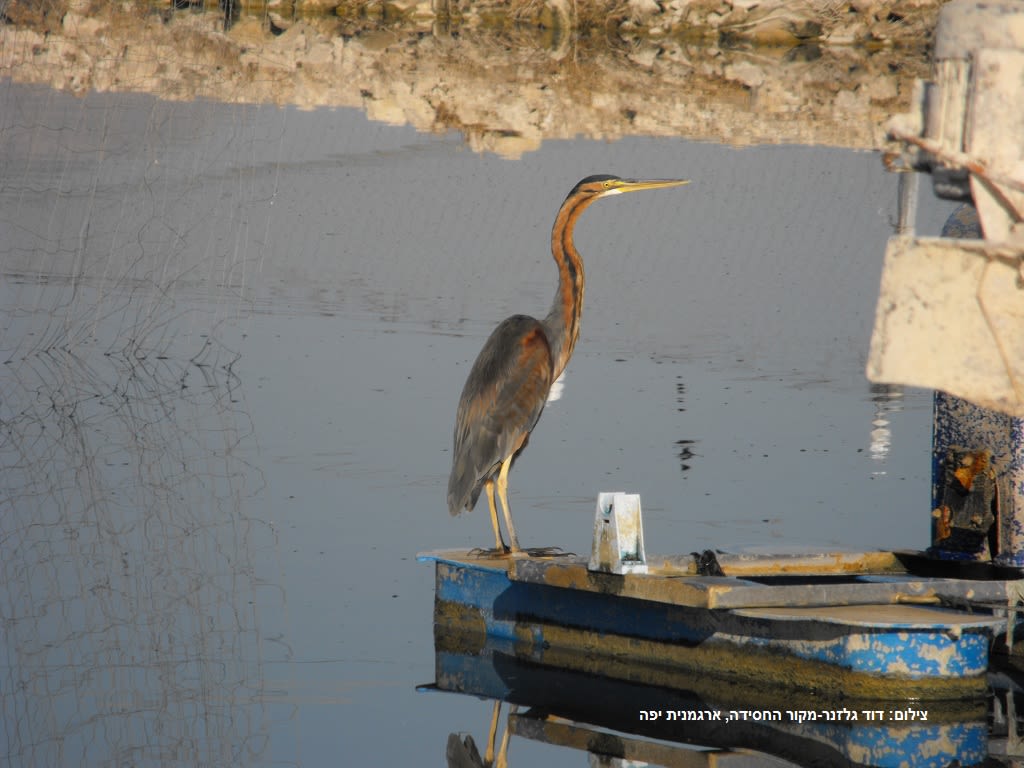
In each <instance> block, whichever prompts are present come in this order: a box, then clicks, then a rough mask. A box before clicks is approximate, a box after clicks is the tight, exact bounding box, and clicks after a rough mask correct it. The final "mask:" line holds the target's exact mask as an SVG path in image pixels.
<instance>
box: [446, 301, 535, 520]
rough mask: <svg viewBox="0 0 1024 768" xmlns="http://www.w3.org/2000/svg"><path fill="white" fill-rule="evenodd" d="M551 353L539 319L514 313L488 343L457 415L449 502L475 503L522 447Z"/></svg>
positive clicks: (457, 507)
mask: <svg viewBox="0 0 1024 768" xmlns="http://www.w3.org/2000/svg"><path fill="white" fill-rule="evenodd" d="M551 379H552V359H551V347H550V345H549V344H548V339H547V336H546V335H545V333H544V328H543V326H542V325H541V324H540V322H539V321H538V320H535V319H534V318H532V317H527V316H526V315H514V316H513V317H510V318H508V319H507V320H504V321H503V322H502V323H501V324H500V325H499V326H498V327H497V328H495V329H494V333H492V334H491V336H490V338H489V339H487V342H486V343H485V344H484V347H483V349H482V350H481V351H480V355H479V356H478V357H477V359H476V362H475V363H473V368H472V370H470V372H469V377H468V378H467V379H466V386H465V387H464V388H463V390H462V397H461V399H460V400H459V409H458V413H457V414H456V418H455V440H454V443H455V445H454V451H453V454H452V474H451V477H450V478H449V481H448V507H449V511H451V513H452V514H458V513H459V511H461V510H462V508H463V507H465V506H468V507H469V508H470V509H472V506H473V503H475V501H476V496H477V495H478V494H479V490H478V489H479V486H480V484H481V483H482V482H483V481H484V480H486V479H487V478H488V477H490V476H491V475H492V474H493V473H494V471H495V469H496V468H497V466H498V465H500V464H501V462H502V461H503V460H505V459H506V458H508V457H509V456H511V455H512V454H514V453H515V452H516V451H518V450H519V449H520V448H521V447H522V445H523V442H524V441H525V440H526V438H527V437H528V436H529V434H530V431H531V430H532V429H533V427H534V425H535V424H536V423H537V419H539V418H540V414H541V412H542V411H543V410H544V403H545V401H546V400H547V396H548V390H549V389H550V388H551Z"/></svg>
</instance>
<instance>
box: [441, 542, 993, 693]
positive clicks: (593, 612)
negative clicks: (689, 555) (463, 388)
mask: <svg viewBox="0 0 1024 768" xmlns="http://www.w3.org/2000/svg"><path fill="white" fill-rule="evenodd" d="M427 559H430V558H427ZM525 562H530V561H525ZM523 565H524V561H518V560H514V559H506V560H505V561H503V562H498V561H483V562H480V563H474V562H473V561H472V560H471V559H470V560H466V561H455V560H454V559H452V558H451V556H450V554H449V556H448V557H447V559H445V560H437V563H436V568H437V594H436V602H435V624H436V631H437V632H439V633H441V634H445V633H465V632H471V633H478V634H480V635H486V636H490V637H496V638H500V639H504V640H506V641H511V642H512V643H513V644H514V647H515V648H516V649H517V653H522V654H524V655H526V656H528V657H529V658H533V659H536V660H538V661H543V663H546V664H554V665H556V666H562V667H565V668H576V667H575V666H573V665H578V664H580V663H582V662H583V660H586V659H588V658H595V657H602V658H605V659H611V660H618V662H617V663H620V664H622V665H623V667H622V672H623V674H625V675H628V674H629V666H630V664H631V663H633V662H636V661H640V662H644V663H651V664H662V665H665V666H668V667H673V668H684V669H692V670H700V671H704V672H709V673H713V674H718V675H723V676H726V677H732V678H738V679H757V680H760V681H761V682H766V683H772V684H786V685H790V686H794V685H795V686H798V687H807V688H810V689H814V690H828V689H830V688H831V689H833V690H843V691H844V692H846V693H847V694H848V695H855V696H883V697H885V696H890V697H892V696H898V697H903V696H927V697H932V698H940V699H941V698H951V697H959V696H976V695H982V694H983V693H984V691H985V686H986V684H985V672H986V669H987V666H988V646H989V639H990V636H991V633H992V629H993V627H994V626H997V625H998V624H999V623H1000V622H999V621H997V620H995V619H993V618H992V617H989V616H985V615H978V614H968V613H965V612H960V611H950V610H945V609H939V608H925V607H920V606H906V605H869V606H827V607H817V608H792V607H781V608H780V607H777V608H762V609H752V608H747V609H742V610H708V609H706V608H701V607H693V606H687V605H674V604H669V603H666V602H658V601H655V600H646V599H640V598H636V597H629V596H625V595H624V594H623V593H622V591H615V590H614V589H605V590H603V591H594V590H588V589H580V588H573V587H571V586H569V587H567V586H554V585H552V584H550V583H544V582H543V581H533V582H531V581H523V580H519V579H517V578H516V573H515V572H516V571H518V570H520V569H521V568H522V566H523ZM576 569H580V570H582V571H583V573H587V571H586V568H585V565H583V564H575V565H574V566H573V567H571V568H566V567H565V566H561V567H560V571H561V572H562V575H564V574H565V572H566V571H568V572H570V573H572V572H575V571H576ZM590 576H591V577H595V576H604V577H609V578H611V576H612V575H611V574H590ZM617 578H618V580H619V582H620V585H621V583H623V582H625V581H626V580H627V579H629V578H632V579H639V580H652V579H656V577H642V576H635V577H628V576H621V577H617ZM711 578H712V577H693V578H692V579H690V580H691V581H698V580H701V579H703V580H704V581H707V580H709V579H711ZM556 581H557V579H556ZM675 581H678V579H677V580H675ZM719 581H729V580H728V579H719ZM733 581H735V580H733ZM605 586H606V587H608V586H611V584H610V582H606V583H605Z"/></svg>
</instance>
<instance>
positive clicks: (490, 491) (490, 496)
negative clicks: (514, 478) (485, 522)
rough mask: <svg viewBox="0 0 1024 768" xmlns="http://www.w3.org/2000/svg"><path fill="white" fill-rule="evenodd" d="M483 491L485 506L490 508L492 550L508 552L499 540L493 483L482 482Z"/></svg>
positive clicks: (489, 481)
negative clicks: (492, 537)
mask: <svg viewBox="0 0 1024 768" xmlns="http://www.w3.org/2000/svg"><path fill="white" fill-rule="evenodd" d="M484 491H485V492H486V493H487V506H488V507H490V508H491V525H493V526H494V548H495V549H496V550H497V551H498V552H508V547H506V546H505V540H504V539H502V538H501V526H499V525H498V508H497V507H496V506H495V505H494V481H493V480H487V481H485V482H484Z"/></svg>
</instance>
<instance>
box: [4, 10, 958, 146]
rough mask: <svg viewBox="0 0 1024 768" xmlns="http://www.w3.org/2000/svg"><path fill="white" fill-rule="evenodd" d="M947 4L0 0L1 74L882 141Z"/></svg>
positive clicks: (627, 127) (532, 129)
mask: <svg viewBox="0 0 1024 768" xmlns="http://www.w3.org/2000/svg"><path fill="white" fill-rule="evenodd" d="M324 2H326V4H324ZM938 5H939V3H938V2H936V1H930V2H925V1H923V0H921V1H919V2H915V1H913V0H908V1H906V2H888V3H884V2H875V3H872V2H866V1H865V2H856V1H854V2H817V3H812V2H803V3H800V2H797V3H788V2H787V3H783V2H779V1H778V0H770V1H769V2H756V1H754V0H731V1H724V2H711V1H709V0H705V1H703V2H701V1H700V0H698V1H696V2H687V1H686V0H668V2H659V1H658V0H627V1H623V0H615V2H614V3H613V4H612V5H606V6H602V7H597V6H594V5H590V6H584V5H583V4H582V2H579V1H578V0H577V2H573V1H572V0H547V2H541V0H516V1H515V2H511V3H509V2H504V3H500V4H499V3H493V2H484V3H472V4H470V3H468V2H465V0H384V2H379V1H378V0H369V1H368V2H359V3H357V4H345V5H342V6H338V5H337V4H336V1H335V0H323V1H322V0H296V3H295V4H285V3H279V2H275V3H271V4H270V5H267V6H259V7H250V6H238V7H234V6H233V7H231V8H230V9H229V10H228V12H225V11H223V10H222V9H220V8H217V7H214V8H212V9H211V8H203V7H199V6H182V7H174V6H170V5H136V4H131V3H120V4H110V3H91V4H90V3H82V2H75V1H73V2H71V4H69V5H61V4H59V2H57V0H48V2H45V3H40V2H26V0H8V2H7V3H6V5H4V4H3V3H2V0H0V9H2V10H3V14H4V15H3V18H4V23H2V24H0V74H3V75H4V76H8V77H11V78H13V79H14V80H16V81H19V82H26V83H40V84H46V85H48V86H51V87H54V88H60V89H67V90H71V91H74V92H76V93H85V92H87V91H89V90H98V91H130V92H146V93H151V94H154V95H156V96H158V97H160V98H162V99H169V100H187V99H195V98H208V99H216V100H219V101H226V102H245V103H273V104H281V105H285V104H291V105H298V106H300V107H302V108H317V107H343V106H349V107H358V108H361V109H364V110H365V111H366V112H367V114H368V116H369V117H370V118H371V119H374V120H379V121H385V122H388V123H398V124H409V125H412V126H414V127H416V128H417V129H419V130H425V131H445V130H452V129H455V130H459V131H461V132H462V133H463V134H464V135H465V136H466V137H467V140H468V142H469V143H470V145H471V146H472V147H474V148H475V149H478V150H490V151H495V152H499V153H501V154H504V155H508V156H516V155H519V154H521V153H523V152H526V151H530V150H532V149H535V148H536V147H537V146H539V145H540V143H541V142H542V141H543V140H545V139H568V138H573V137H575V136H588V137H593V138H603V139H615V138H619V137H622V136H627V135H657V136H681V137H686V138H691V139H708V140H715V141H723V142H729V143H736V144H754V143H766V142H770V143H779V142H784V143H809V144H828V145H833V146H845V147H856V148H863V149H868V148H874V147H878V146H880V145H881V143H882V141H883V139H884V131H883V128H882V126H883V124H884V122H885V121H886V119H887V118H888V117H889V116H890V115H892V114H893V113H895V112H900V111H905V110H906V109H907V106H908V104H909V100H910V93H911V88H912V86H913V82H914V79H915V78H917V77H925V76H927V74H928V58H927V54H928V48H927V46H928V41H929V39H930V34H931V30H932V28H933V27H934V22H935V18H936V14H937V12H938Z"/></svg>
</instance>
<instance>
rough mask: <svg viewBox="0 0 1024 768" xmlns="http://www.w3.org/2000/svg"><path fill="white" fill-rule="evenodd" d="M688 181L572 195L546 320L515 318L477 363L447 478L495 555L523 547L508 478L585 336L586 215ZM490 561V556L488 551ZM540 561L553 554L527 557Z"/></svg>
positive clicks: (621, 184) (588, 184)
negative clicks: (488, 529) (621, 198)
mask: <svg viewBox="0 0 1024 768" xmlns="http://www.w3.org/2000/svg"><path fill="white" fill-rule="evenodd" d="M686 183H688V182H686V181H683V180H675V179H673V180H667V179H666V180H654V181H634V180H627V179H620V178H619V177H617V176H606V175H601V176H588V177H587V178H585V179H583V180H582V181H581V182H580V183H579V184H577V185H576V186H575V187H573V188H572V191H571V192H570V193H569V195H568V197H566V198H565V202H564V203H562V207H561V208H559V209H558V215H557V216H555V225H554V227H553V228H552V230H551V255H552V256H553V257H554V259H555V264H556V265H557V267H558V290H557V291H556V292H555V298H554V301H553V302H552V303H551V310H550V311H549V312H548V314H547V316H546V317H545V318H544V319H543V320H537V319H536V318H533V317H529V316H527V315H513V316H512V317H510V318H507V319H506V320H503V321H502V322H501V323H500V324H499V325H498V327H497V328H495V329H494V332H493V333H492V334H491V336H490V338H488V339H487V342H486V343H485V344H484V347H483V349H482V350H480V354H479V355H478V356H477V358H476V362H475V363H473V368H472V369H471V370H470V372H469V377H468V378H467V379H466V385H465V387H463V389H462V396H461V397H460V398H459V409H458V411H457V413H456V415H455V438H454V442H455V447H454V450H453V452H452V473H451V476H450V477H449V478H448V511H449V512H451V514H452V515H457V514H459V513H460V512H461V511H462V510H463V509H467V510H472V509H473V507H474V506H476V500H477V498H478V497H479V496H480V491H481V490H484V491H486V492H487V503H488V505H489V506H490V510H491V524H492V525H493V526H494V543H495V549H494V550H493V553H494V554H512V555H518V554H520V553H522V552H524V550H522V549H521V548H520V546H519V539H518V538H517V536H516V530H515V527H514V526H513V525H512V515H511V513H510V511H509V506H508V495H507V494H508V471H509V468H510V467H511V466H512V462H513V460H514V459H515V458H516V456H518V455H519V453H520V451H522V450H523V448H524V447H525V446H526V443H527V441H528V440H529V438H530V432H531V431H532V430H533V428H534V426H535V425H536V424H537V420H538V419H539V418H540V414H541V412H542V411H543V410H544V404H545V403H546V402H547V398H548V391H549V390H550V389H551V383H552V382H553V381H555V379H557V378H558V377H559V376H560V375H561V373H562V371H563V370H564V369H565V365H566V363H568V362H569V357H570V356H571V355H572V350H573V347H575V346H576V340H577V339H578V338H579V335H580V313H581V312H582V311H583V283H584V279H583V261H582V260H581V259H580V254H579V252H578V251H577V250H576V246H575V245H574V244H573V229H574V228H575V226H576V221H577V219H579V216H580V214H581V213H583V211H584V210H586V208H587V206H589V205H590V204H591V203H592V202H594V201H595V200H597V199H598V198H601V197H607V196H609V195H617V194H621V193H623V192H637V191H639V190H642V189H661V188H662V187H676V186H680V185H682V184H686ZM495 490H497V493H498V501H499V502H500V503H501V512H502V515H503V516H504V518H505V527H506V528H507V529H508V537H509V542H510V546H506V545H505V541H504V539H503V538H502V536H501V526H500V525H499V523H498V510H497V508H496V507H495V503H494V493H495ZM488 552H489V553H490V550H488ZM526 552H527V554H543V553H545V552H550V550H548V549H544V548H540V549H537V550H527V551H526Z"/></svg>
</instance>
